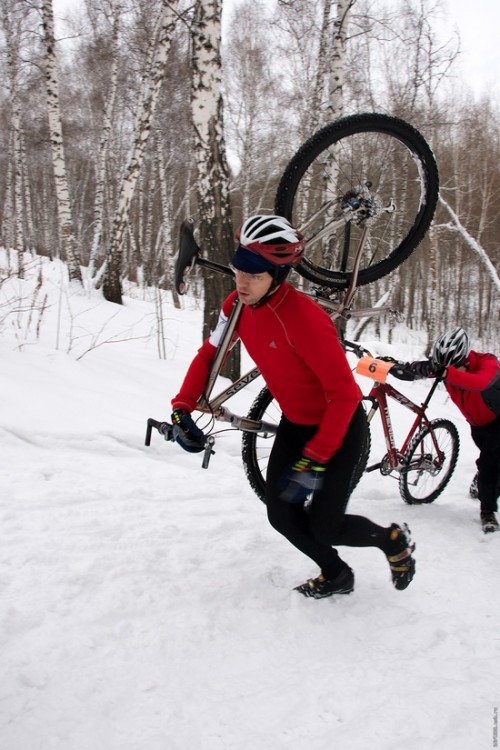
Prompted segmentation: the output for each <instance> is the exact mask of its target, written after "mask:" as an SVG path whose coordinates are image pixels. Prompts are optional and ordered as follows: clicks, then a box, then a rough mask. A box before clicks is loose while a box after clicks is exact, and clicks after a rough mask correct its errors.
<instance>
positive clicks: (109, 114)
mask: <svg viewBox="0 0 500 750" xmlns="http://www.w3.org/2000/svg"><path fill="white" fill-rule="evenodd" d="M111 12H112V14H113V17H112V35H111V39H112V42H111V45H112V69H111V76H110V82H109V88H108V91H107V95H106V106H105V109H104V118H103V126H102V134H101V140H100V143H99V158H98V162H97V174H96V190H95V201H94V235H93V238H92V246H91V250H90V258H89V279H93V278H94V275H95V267H96V262H97V257H98V254H99V250H100V247H101V240H102V226H103V206H104V188H105V180H106V163H107V159H108V151H109V139H110V135H111V128H112V122H113V112H114V108H115V101H116V92H117V87H118V69H119V56H118V50H119V36H120V21H121V16H122V13H123V5H122V3H121V2H120V0H117V2H115V3H112V5H111Z"/></svg>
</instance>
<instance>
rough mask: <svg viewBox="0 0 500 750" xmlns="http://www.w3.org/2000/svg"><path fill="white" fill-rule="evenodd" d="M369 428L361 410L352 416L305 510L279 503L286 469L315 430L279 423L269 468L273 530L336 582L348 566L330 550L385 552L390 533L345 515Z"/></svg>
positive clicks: (285, 422) (268, 483)
mask: <svg viewBox="0 0 500 750" xmlns="http://www.w3.org/2000/svg"><path fill="white" fill-rule="evenodd" d="M367 429H368V425H367V422H366V416H365V412H364V409H363V406H362V405H361V404H360V405H359V406H358V409H357V410H356V412H355V414H354V416H353V418H352V420H351V424H350V426H349V429H348V431H347V434H346V436H345V438H344V442H343V444H342V447H341V448H340V450H339V451H338V452H337V453H336V454H335V455H334V456H333V458H332V459H331V460H330V461H329V463H328V467H327V469H326V472H325V478H324V482H323V486H322V488H321V490H320V491H319V492H317V493H316V494H315V495H314V498H313V501H312V503H311V504H310V507H309V508H308V509H305V508H304V506H303V505H297V504H292V503H287V502H285V501H284V500H280V498H279V493H280V487H281V486H282V482H283V476H284V474H285V473H286V471H287V469H289V468H290V466H291V465H292V464H293V463H295V461H297V459H299V458H300V456H301V455H302V451H303V449H304V446H305V444H306V443H307V442H308V441H309V440H310V439H311V437H312V436H313V435H314V433H315V432H316V430H317V426H311V425H298V424H294V423H292V422H289V421H288V420H287V419H286V418H285V417H283V418H282V420H281V422H280V425H279V428H278V432H277V434H276V438H275V440H274V445H273V449H272V452H271V456H270V459H269V465H268V467H267V478H266V503H267V514H268V518H269V522H270V523H271V525H272V526H273V527H274V528H275V529H276V530H277V531H279V532H280V534H283V536H285V537H286V538H287V539H288V540H289V541H290V542H291V543H292V544H293V545H294V546H295V547H297V549H299V550H300V551H301V552H303V553H304V554H305V555H307V556H308V557H310V558H311V560H314V562H315V563H316V564H317V565H319V567H320V569H321V572H322V574H323V575H324V576H325V578H328V579H332V578H335V577H336V576H337V575H338V573H340V572H341V571H342V570H343V569H344V568H345V567H346V563H345V562H343V560H342V559H341V558H340V557H339V554H338V552H337V550H336V549H334V548H333V546H332V545H346V546H348V547H378V548H379V549H382V550H384V551H385V550H386V548H387V544H388V541H389V529H388V528H385V527H383V526H377V524H375V523H373V522H372V521H370V520H369V519H368V518H364V517H363V516H353V515H346V514H345V510H346V507H347V503H348V500H349V497H350V495H351V492H352V490H353V489H354V485H355V483H356V477H357V475H358V474H359V471H357V469H358V464H359V463H360V462H361V461H362V460H363V457H362V453H363V445H364V444H365V440H366V430H367Z"/></svg>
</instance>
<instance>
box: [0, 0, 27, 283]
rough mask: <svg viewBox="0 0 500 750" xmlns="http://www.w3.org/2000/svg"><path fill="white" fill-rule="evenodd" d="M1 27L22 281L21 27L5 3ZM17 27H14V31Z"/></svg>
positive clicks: (14, 219) (11, 191) (16, 245)
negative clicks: (8, 97)
mask: <svg viewBox="0 0 500 750" xmlns="http://www.w3.org/2000/svg"><path fill="white" fill-rule="evenodd" d="M1 13H2V26H3V30H4V34H5V43H6V51H7V75H8V86H9V93H10V107H11V120H10V121H11V134H12V135H11V139H10V143H11V153H12V169H11V170H10V172H9V174H10V177H11V185H10V187H9V189H8V191H7V193H8V195H10V198H11V201H10V205H11V211H10V218H11V227H10V231H9V234H10V235H11V236H12V237H13V239H14V242H13V245H14V250H15V252H16V256H17V273H18V275H19V277H20V278H22V277H23V276H24V252H23V251H24V247H23V244H24V243H23V174H22V165H23V159H22V132H21V106H20V101H19V92H18V67H19V49H18V43H17V39H18V36H19V35H18V34H16V30H17V27H18V25H17V24H16V23H15V20H14V23H12V20H13V19H12V18H11V9H10V8H9V4H8V2H6V0H2V3H1ZM13 26H15V28H13Z"/></svg>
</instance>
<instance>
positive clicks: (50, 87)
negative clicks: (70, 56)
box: [41, 0, 82, 283]
mask: <svg viewBox="0 0 500 750" xmlns="http://www.w3.org/2000/svg"><path fill="white" fill-rule="evenodd" d="M41 10H42V26H43V44H44V51H45V83H46V88H47V114H48V121H49V132H50V144H51V149H52V166H53V169H54V181H55V188H56V197H57V214H58V219H59V231H60V235H61V243H62V248H63V257H64V259H65V261H66V264H67V266H68V274H69V279H70V281H78V282H80V283H81V282H82V273H81V269H80V259H79V256H78V252H77V250H76V247H75V237H74V233H73V222H72V218H71V198H70V192H69V184H68V179H67V174H66V161H65V158H64V144H63V134H62V122H61V111H60V107H59V76H58V70H57V58H56V48H55V37H54V11H53V8H52V0H42V5H41Z"/></svg>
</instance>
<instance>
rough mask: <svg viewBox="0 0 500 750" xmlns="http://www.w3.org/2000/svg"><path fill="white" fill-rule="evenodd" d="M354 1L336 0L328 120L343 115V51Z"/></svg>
mask: <svg viewBox="0 0 500 750" xmlns="http://www.w3.org/2000/svg"><path fill="white" fill-rule="evenodd" d="M355 2H356V0H337V15H336V18H335V21H334V29H335V31H334V36H333V43H332V49H331V56H330V71H329V72H330V75H329V97H328V120H329V121H331V120H336V119H338V118H339V117H342V115H343V114H344V79H345V50H346V44H347V28H348V26H349V16H350V13H351V10H352V8H353V5H354V3H355Z"/></svg>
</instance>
